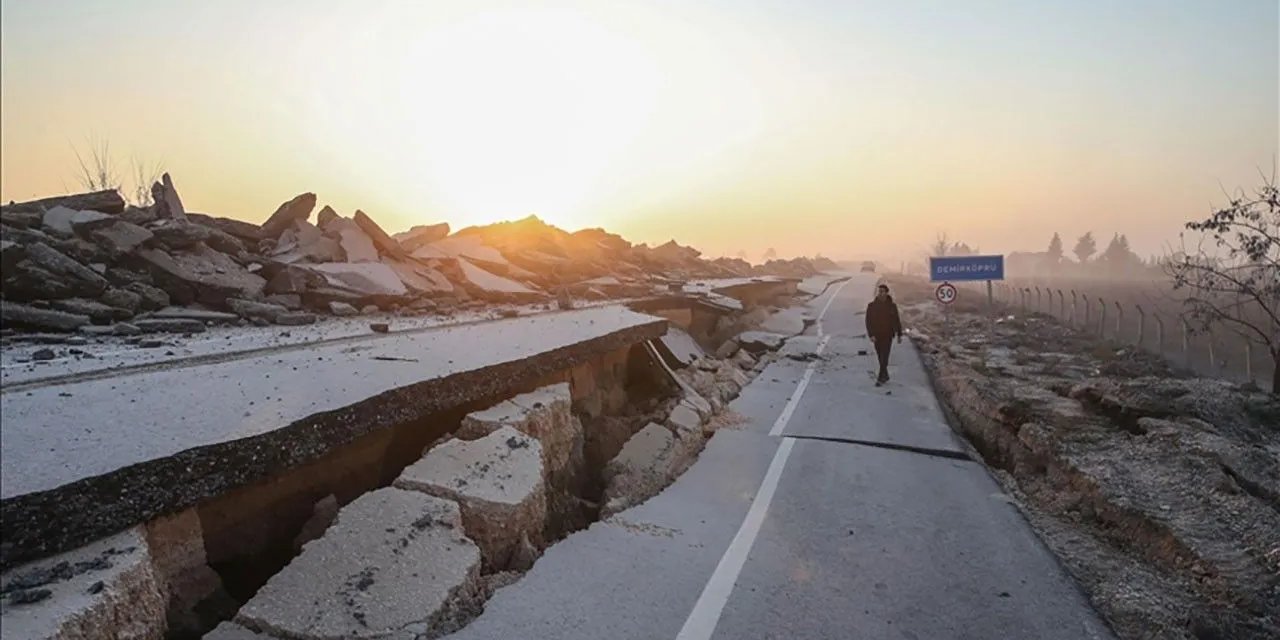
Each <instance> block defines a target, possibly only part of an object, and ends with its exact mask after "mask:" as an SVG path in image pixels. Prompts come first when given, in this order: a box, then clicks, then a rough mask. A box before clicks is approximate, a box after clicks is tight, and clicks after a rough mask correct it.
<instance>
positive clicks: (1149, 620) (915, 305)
mask: <svg viewBox="0 0 1280 640" xmlns="http://www.w3.org/2000/svg"><path fill="white" fill-rule="evenodd" d="M889 280H890V285H891V286H892V287H893V290H894V295H895V297H896V298H897V301H898V304H899V306H900V307H901V309H902V312H903V320H904V323H905V324H906V325H907V326H908V327H909V328H910V329H911V330H912V333H913V339H914V340H915V341H916V344H917V345H918V346H919V347H920V351H921V353H922V355H923V357H924V359H925V364H926V366H927V367H928V369H929V370H930V373H931V375H932V377H933V381H934V385H935V387H936V388H937V390H938V392H939V396H940V397H941V398H942V399H943V400H944V402H945V403H946V405H947V406H948V409H949V412H950V414H951V417H952V418H953V424H954V425H955V427H956V428H957V429H958V430H960V431H961V433H962V435H963V436H964V437H965V438H966V439H967V440H968V441H969V442H970V443H971V444H972V445H973V447H974V448H975V449H976V450H977V451H978V452H979V453H980V454H981V455H982V456H983V458H984V459H985V461H986V462H987V464H988V465H989V466H990V467H991V469H992V470H993V471H994V473H995V474H996V476H997V477H998V478H999V480H1000V481H1001V482H1002V483H1003V484H1004V485H1005V487H1006V489H1007V490H1008V491H1009V492H1010V494H1011V495H1013V496H1014V498H1015V500H1017V501H1018V503H1019V506H1020V508H1021V509H1022V510H1023V512H1024V513H1025V514H1026V517H1027V519H1028V520H1029V521H1030V522H1031V524H1032V526H1034V527H1035V528H1036V530H1037V531H1038V532H1039V534H1040V537H1041V538H1042V539H1043V540H1044V541H1045V543H1046V544H1047V545H1048V546H1049V547H1050V548H1051V549H1052V550H1053V551H1054V553H1056V554H1057V556H1058V558H1059V559H1060V560H1061V562H1062V563H1063V565H1064V566H1065V567H1066V568H1067V570H1068V571H1069V572H1070V573H1071V574H1072V575H1073V576H1074V577H1075V579H1076V580H1077V582H1078V583H1079V584H1080V586H1081V588H1082V589H1083V590H1084V591H1085V592H1086V593H1087V595H1088V597H1089V598H1090V600H1091V601H1092V602H1093V604H1094V606H1095V607H1096V608H1097V609H1098V610H1099V611H1100V612H1101V613H1102V614H1103V616H1105V617H1106V619H1107V620H1108V622H1109V623H1110V624H1111V625H1112V627H1113V629H1114V630H1115V632H1116V634H1117V635H1118V636H1119V637H1121V638H1126V639H1128V638H1133V639H1138V638H1142V639H1147V638H1196V639H1202V640H1203V639H1218V638H1221V639H1227V638H1231V639H1250V640H1252V639H1259V640H1260V639H1262V638H1272V639H1274V638H1280V401H1278V400H1277V399H1276V398H1275V397H1273V396H1271V395H1269V394H1266V393H1264V392H1262V391H1260V390H1258V389H1257V388H1255V387H1253V386H1250V385H1239V384H1235V383H1231V382H1227V381H1222V380H1211V379H1202V378H1195V377H1190V376H1188V375H1187V374H1185V373H1184V372H1181V371H1177V370H1175V369H1174V368H1172V367H1171V366H1170V365H1169V364H1168V363H1166V362H1165V361H1164V360H1162V359H1161V358H1159V357H1156V356H1153V355H1150V354H1147V353H1145V352H1138V351H1134V350H1133V349H1132V348H1131V347H1128V346H1121V345H1115V344H1109V343H1107V342H1104V341H1101V340H1099V339H1098V338H1097V337H1096V336H1091V335H1083V334H1081V333H1079V332H1076V331H1074V330H1072V329H1070V328H1067V327H1064V326H1062V325H1061V324H1059V323H1058V322H1057V321H1056V320H1055V319H1053V318H1051V317H1049V316H1044V315H1037V314H1031V315H1023V314H1021V313H1020V312H1017V311H1013V310H1010V309H1002V310H1000V311H999V314H995V315H993V314H990V313H988V311H987V309H986V308H985V301H981V302H982V304H978V301H974V300H972V298H970V299H968V300H966V299H964V297H963V296H962V299H961V300H960V301H959V302H958V303H957V304H955V305H953V308H952V309H951V310H950V311H951V313H950V314H949V315H950V318H949V319H945V320H944V317H943V314H942V313H941V312H940V311H939V306H940V305H938V304H937V303H936V302H934V301H933V285H930V284H929V283H928V282H925V281H924V280H916V279H908V278H905V277H897V278H895V277H890V278H889Z"/></svg>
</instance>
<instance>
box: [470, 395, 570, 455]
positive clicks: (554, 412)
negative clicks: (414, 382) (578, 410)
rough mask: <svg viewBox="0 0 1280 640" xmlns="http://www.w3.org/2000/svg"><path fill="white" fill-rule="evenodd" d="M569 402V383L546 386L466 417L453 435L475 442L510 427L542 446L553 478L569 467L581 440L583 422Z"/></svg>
mask: <svg viewBox="0 0 1280 640" xmlns="http://www.w3.org/2000/svg"><path fill="white" fill-rule="evenodd" d="M571 403H572V396H571V395H570V392H569V385H568V383H563V382H562V383H559V384H553V385H548V386H545V387H542V388H540V389H537V390H535V391H531V392H529V393H523V394H520V395H518V396H516V397H514V398H512V399H510V400H504V401H502V402H499V403H498V404H496V405H494V406H492V407H489V408H488V409H485V410H483V411H473V412H471V413H469V414H467V415H466V417H464V418H463V419H462V424H461V425H460V426H459V427H458V430H457V431H456V432H454V435H455V436H457V437H458V438H461V439H463V440H476V439H480V438H483V437H486V436H488V435H489V434H491V433H494V432H496V431H498V430H500V429H502V428H504V427H512V428H514V429H515V430H517V431H519V432H521V433H523V434H525V435H527V436H530V437H532V438H535V439H537V440H538V442H539V443H541V445H542V446H541V452H542V456H543V460H544V463H545V466H546V469H547V472H548V473H549V474H551V475H556V474H559V473H560V472H562V471H563V470H564V469H565V468H566V466H567V465H568V464H569V461H570V457H571V455H572V454H573V449H574V447H575V444H576V443H577V442H578V441H579V440H580V439H581V438H582V423H580V422H579V421H578V419H577V418H576V417H575V416H574V415H573V413H572V412H571V411H570V407H571Z"/></svg>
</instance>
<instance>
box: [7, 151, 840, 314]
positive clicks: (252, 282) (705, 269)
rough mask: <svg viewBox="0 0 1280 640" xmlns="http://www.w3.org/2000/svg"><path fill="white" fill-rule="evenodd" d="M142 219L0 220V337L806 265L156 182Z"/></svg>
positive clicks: (73, 203)
mask: <svg viewBox="0 0 1280 640" xmlns="http://www.w3.org/2000/svg"><path fill="white" fill-rule="evenodd" d="M152 199H153V200H154V204H152V205H149V206H141V207H140V206H131V205H127V204H126V202H125V201H124V199H123V198H122V197H121V196H120V194H119V193H118V192H117V191H113V190H106V191H98V192H93V193H84V194H76V195H69V196H59V197H52V198H45V199H42V200H35V201H31V202H23V203H10V204H8V205H5V206H3V207H0V255H2V256H3V269H2V273H0V296H2V297H3V300H2V301H0V307H2V310H3V313H2V314H0V316H2V317H0V321H2V326H3V330H4V331H5V332H6V333H11V332H14V331H41V332H73V331H81V332H83V333H90V334H101V335H133V334H139V333H148V332H175V333H194V332H199V331H203V330H204V329H205V326H206V324H209V323H215V322H221V323H228V324H241V325H243V324H249V323H253V324H259V325H267V324H281V325H297V324H310V323H312V322H315V321H316V319H317V317H319V316H325V315H335V316H350V315H356V314H360V313H372V312H376V311H384V312H387V311H390V312H399V313H403V314H423V313H450V312H451V311H452V310H454V309H465V308H471V307H479V306H484V305H486V304H496V303H518V304H524V303H549V301H551V300H553V299H554V300H555V301H556V303H558V304H559V305H560V306H561V307H562V308H563V307H568V306H572V304H573V298H575V297H577V298H581V299H588V300H593V299H609V298H630V297H638V296H644V295H649V294H652V293H654V292H655V288H662V287H663V286H664V285H668V284H670V283H672V282H679V281H683V280H686V279H691V278H716V277H742V276H748V275H785V276H800V277H803V276H807V275H813V274H815V273H818V272H819V271H820V270H822V269H831V268H835V265H834V264H833V263H829V261H822V260H819V261H816V262H815V261H812V260H809V259H807V258H797V259H795V260H786V261H784V260H776V261H772V262H770V263H769V264H767V265H764V266H752V265H750V264H749V263H747V262H746V261H743V260H739V259H727V258H720V259H717V260H706V259H704V258H702V256H701V254H700V253H699V252H698V251H697V250H695V249H692V248H690V247H683V246H681V245H679V244H677V243H675V242H674V241H671V242H668V243H666V244H663V245H660V246H657V247H648V246H647V245H643V244H641V245H632V244H631V243H630V242H627V241H626V240H624V239H623V238H622V237H620V236H618V235H615V234H611V233H608V232H606V231H604V230H603V229H584V230H581V231H577V232H574V233H569V232H566V231H563V230H561V229H558V228H556V227H554V226H551V225H548V224H546V223H545V222H543V221H541V220H539V219H538V218H536V217H532V216H531V217H528V218H525V219H523V220H518V221H514V222H503V223H498V224H493V225H488V226H483V227H470V228H467V229H463V230H461V231H458V232H456V233H453V234H450V228H449V225H448V223H439V224H433V225H424V226H415V227H413V228H411V229H409V230H408V231H404V232H401V233H396V234H394V235H392V234H388V233H387V232H386V231H384V230H383V228H382V227H381V226H380V225H379V224H378V223H377V222H375V221H374V220H373V219H372V218H371V217H370V216H368V215H367V214H365V213H364V212H362V211H359V210H357V211H356V212H355V213H354V215H352V216H351V217H344V216H342V215H339V214H338V213H337V212H336V211H334V210H333V209H332V208H330V207H329V206H324V207H322V208H321V209H320V210H319V211H318V212H316V214H315V216H314V218H313V216H312V213H313V211H314V210H315V208H316V205H317V200H316V196H315V194H313V193H304V194H301V195H299V196H297V197H294V198H293V199H291V200H289V201H287V202H285V203H283V204H281V205H280V206H279V207H278V208H277V209H276V211H275V212H274V213H272V214H271V215H270V216H269V217H268V218H267V219H266V221H265V222H263V223H262V224H252V223H249V222H244V221H241V220H236V219H232V218H223V217H216V216H211V215H206V214H202V213H195V212H188V211H186V209H185V208H184V207H183V204H182V200H181V198H180V197H179V195H178V192H177V189H176V188H175V187H174V183H173V180H172V179H171V178H170V176H169V175H168V174H165V175H164V176H163V177H162V178H161V181H160V182H157V183H155V184H154V185H153V186H152Z"/></svg>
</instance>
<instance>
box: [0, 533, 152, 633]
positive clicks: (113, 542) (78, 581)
mask: <svg viewBox="0 0 1280 640" xmlns="http://www.w3.org/2000/svg"><path fill="white" fill-rule="evenodd" d="M0 594H2V597H3V600H0V602H2V603H3V604H2V605H0V630H3V631H2V633H3V635H4V637H5V638H41V639H44V638H49V639H55V638H138V639H145V640H160V639H161V638H163V637H165V631H166V622H165V610H166V606H165V597H164V592H163V585H162V584H161V581H160V579H159V577H158V576H157V575H156V571H155V570H154V568H153V566H152V557H151V553H150V550H149V548H148V546H147V543H146V540H145V538H144V535H143V533H142V530H141V527H135V528H133V529H130V530H128V531H125V532H123V533H120V534H117V535H114V536H111V537H109V538H104V539H102V540H99V541H97V542H94V543H91V544H89V545H86V546H84V547H81V548H79V549H76V550H74V551H69V552H67V553H63V554H60V555H57V556H54V557H51V558H46V559H44V560H40V561H38V562H33V563H30V564H27V565H22V566H19V567H15V568H13V569H12V570H10V571H8V572H6V573H5V574H4V575H3V576H0Z"/></svg>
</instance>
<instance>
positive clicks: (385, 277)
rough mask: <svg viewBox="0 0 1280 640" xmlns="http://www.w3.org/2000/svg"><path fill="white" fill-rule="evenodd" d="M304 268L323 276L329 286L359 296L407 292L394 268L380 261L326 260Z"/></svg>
mask: <svg viewBox="0 0 1280 640" xmlns="http://www.w3.org/2000/svg"><path fill="white" fill-rule="evenodd" d="M306 268H307V269H309V270H311V271H313V272H315V273H319V274H320V275H322V276H324V277H325V279H326V280H327V281H328V283H329V285H330V286H333V287H338V288H342V289H347V290H349V291H352V292H354V293H357V294H359V295H361V296H403V295H407V294H408V293H409V290H408V289H406V288H405V286H404V283H403V282H401V281H400V276H398V275H396V272H395V270H393V269H392V268H391V267H388V266H387V265H385V264H382V263H380V262H362V263H360V264H351V263H347V262H328V263H324V264H312V265H307V266H306Z"/></svg>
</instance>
